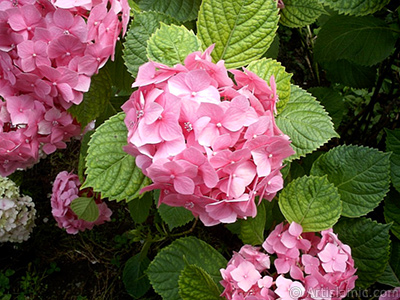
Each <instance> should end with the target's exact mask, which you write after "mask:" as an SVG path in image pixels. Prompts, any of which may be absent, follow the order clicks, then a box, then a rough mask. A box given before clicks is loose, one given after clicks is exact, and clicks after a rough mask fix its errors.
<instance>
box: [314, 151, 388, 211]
mask: <svg viewBox="0 0 400 300" xmlns="http://www.w3.org/2000/svg"><path fill="white" fill-rule="evenodd" d="M389 156H390V155H389V154H387V153H384V152H380V151H378V150H376V149H372V148H366V147H359V146H353V145H350V146H339V147H336V148H333V149H332V150H330V151H329V152H327V153H326V154H324V155H321V156H320V157H319V158H318V159H317V160H316V161H315V162H314V164H313V166H312V168H311V175H315V176H323V175H325V174H326V175H328V180H329V181H330V182H332V183H333V184H334V185H335V186H336V187H337V188H338V190H339V194H340V198H341V199H342V205H343V211H342V215H343V216H346V217H360V216H362V215H365V214H367V213H368V212H370V211H372V210H373V209H374V208H375V207H377V206H378V204H379V202H381V201H382V200H383V197H384V196H385V195H386V193H387V192H388V191H389V183H390V180H389Z"/></svg>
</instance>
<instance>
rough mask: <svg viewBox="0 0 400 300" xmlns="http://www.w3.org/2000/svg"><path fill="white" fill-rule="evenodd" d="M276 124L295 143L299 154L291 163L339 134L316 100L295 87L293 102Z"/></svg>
mask: <svg viewBox="0 0 400 300" xmlns="http://www.w3.org/2000/svg"><path fill="white" fill-rule="evenodd" d="M276 124H277V125H278V127H279V128H280V129H281V130H282V131H283V132H284V133H285V134H287V135H288V136H289V137H290V139H291V140H292V144H291V145H292V147H293V149H294V150H295V151H296V154H294V155H292V156H291V157H290V159H291V160H293V159H296V158H299V157H301V156H304V155H306V154H307V153H311V152H313V151H314V150H316V149H318V148H319V147H320V146H322V145H323V144H324V143H326V142H327V141H329V140H330V139H331V138H332V137H337V136H338V134H337V133H336V132H335V130H334V129H333V124H332V121H331V118H330V117H329V115H328V113H327V112H326V111H325V109H324V108H323V106H321V105H320V104H319V103H318V101H316V99H315V98H314V97H313V96H311V95H310V94H309V93H307V92H306V91H305V90H303V89H301V88H299V87H298V86H294V85H292V88H291V92H290V99H289V102H288V103H287V105H286V106H285V108H284V109H283V110H282V111H281V113H280V114H279V115H278V116H277V117H276Z"/></svg>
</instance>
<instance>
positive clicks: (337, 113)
mask: <svg viewBox="0 0 400 300" xmlns="http://www.w3.org/2000/svg"><path fill="white" fill-rule="evenodd" d="M308 91H309V92H310V93H311V94H312V95H313V96H314V97H317V99H318V101H319V102H320V103H321V104H322V105H323V106H324V107H325V109H326V110H327V112H328V113H329V115H330V117H331V118H332V122H333V124H334V126H335V129H336V128H338V127H339V125H340V122H342V119H343V114H344V101H343V97H342V95H340V93H339V92H338V91H336V90H334V89H332V88H328V87H314V88H311V89H309V90H308Z"/></svg>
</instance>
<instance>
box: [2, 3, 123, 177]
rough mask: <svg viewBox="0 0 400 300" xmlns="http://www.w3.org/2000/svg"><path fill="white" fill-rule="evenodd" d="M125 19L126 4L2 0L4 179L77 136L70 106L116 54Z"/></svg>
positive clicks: (80, 98) (78, 129)
mask: <svg viewBox="0 0 400 300" xmlns="http://www.w3.org/2000/svg"><path fill="white" fill-rule="evenodd" d="M128 19H129V6H128V3H127V0H99V1H93V2H92V1H91V0H56V1H50V0H20V1H18V0H16V1H10V0H0V66H1V67H0V175H1V176H8V175H9V174H11V173H13V172H14V171H15V170H16V169H24V168H26V167H28V166H30V165H32V164H33V163H35V162H36V161H37V160H38V159H39V156H40V155H39V153H40V152H39V150H42V151H43V152H44V153H45V154H49V153H52V152H54V151H55V150H56V149H58V148H65V147H66V145H65V141H68V140H69V139H70V138H71V137H73V136H78V135H79V134H80V125H79V124H78V123H77V122H76V121H75V120H74V119H73V118H72V117H71V115H70V114H69V113H68V112H67V109H68V108H69V107H70V106H71V105H73V104H79V103H81V101H82V99H83V93H84V92H87V91H88V89H89V86H90V79H91V76H92V75H93V74H95V73H96V72H97V71H98V70H99V68H101V67H102V66H103V65H104V64H105V62H106V61H107V59H108V58H109V57H110V56H111V57H113V55H114V49H115V42H116V40H117V39H118V35H119V34H120V32H121V29H122V28H123V31H124V32H125V30H126V27H127V23H128ZM1 98H3V100H4V101H1Z"/></svg>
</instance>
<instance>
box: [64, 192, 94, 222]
mask: <svg viewBox="0 0 400 300" xmlns="http://www.w3.org/2000/svg"><path fill="white" fill-rule="evenodd" d="M71 209H72V211H73V212H74V213H75V214H76V215H77V216H78V218H79V219H81V220H85V221H87V222H94V221H96V220H97V218H98V217H99V208H98V206H97V205H96V202H95V201H94V199H93V198H87V197H78V198H76V199H74V200H72V202H71Z"/></svg>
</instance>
